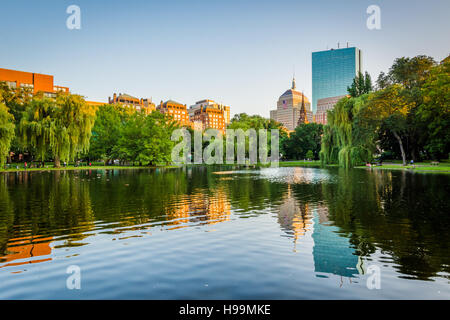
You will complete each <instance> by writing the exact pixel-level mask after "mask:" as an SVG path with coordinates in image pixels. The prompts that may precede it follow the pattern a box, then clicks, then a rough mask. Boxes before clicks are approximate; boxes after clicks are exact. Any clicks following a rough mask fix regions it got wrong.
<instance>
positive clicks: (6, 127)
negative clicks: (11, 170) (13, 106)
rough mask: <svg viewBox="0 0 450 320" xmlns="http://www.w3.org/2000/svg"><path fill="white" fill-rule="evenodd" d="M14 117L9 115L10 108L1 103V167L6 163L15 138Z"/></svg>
mask: <svg viewBox="0 0 450 320" xmlns="http://www.w3.org/2000/svg"><path fill="white" fill-rule="evenodd" d="M14 128H15V125H14V117H13V115H12V114H10V113H9V110H8V108H7V107H6V106H5V105H4V104H3V103H0V165H1V166H3V164H4V163H5V161H6V157H7V156H8V153H9V150H10V146H11V141H12V139H13V138H14V134H15V133H14Z"/></svg>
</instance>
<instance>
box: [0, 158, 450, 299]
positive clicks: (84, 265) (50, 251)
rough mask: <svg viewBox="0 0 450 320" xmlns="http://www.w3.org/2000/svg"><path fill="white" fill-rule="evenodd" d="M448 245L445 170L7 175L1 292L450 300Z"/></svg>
mask: <svg viewBox="0 0 450 320" xmlns="http://www.w3.org/2000/svg"><path fill="white" fill-rule="evenodd" d="M449 244H450V176H445V175H438V174H413V173H407V172H387V171H386V172H382V171H376V172H370V171H366V170H352V171H349V172H346V171H343V170H339V169H315V168H268V169H261V170H253V171H246V170H231V171H230V169H229V168H228V169H220V168H212V167H209V168H205V167H194V168H183V169H164V170H162V169H156V170H114V171H112V170H110V171H67V172H63V171H61V172H45V173H37V172H33V173H31V172H28V173H8V174H0V298H3V299H5V298H9V299H30V298H32V299H79V298H82V299H111V298H118V299H349V298H350V299H353V298H354V299H409V298H419V299H430V298H437V299H449V298H450V247H449ZM71 265H77V266H79V267H80V270H81V290H69V289H67V287H66V279H67V278H68V277H69V276H70V275H69V274H67V273H66V270H67V268H68V267H69V266H71ZM374 266H375V268H376V267H377V266H378V267H379V268H380V281H381V282H380V284H381V288H380V289H379V290H377V289H373V290H369V289H368V287H367V280H368V278H369V276H370V272H369V273H368V270H371V268H373V267H374Z"/></svg>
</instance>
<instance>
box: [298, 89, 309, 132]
mask: <svg viewBox="0 0 450 320" xmlns="http://www.w3.org/2000/svg"><path fill="white" fill-rule="evenodd" d="M302 123H308V116H307V114H306V108H305V95H304V94H303V91H302V106H301V108H300V117H299V118H298V124H297V125H300V124H302Z"/></svg>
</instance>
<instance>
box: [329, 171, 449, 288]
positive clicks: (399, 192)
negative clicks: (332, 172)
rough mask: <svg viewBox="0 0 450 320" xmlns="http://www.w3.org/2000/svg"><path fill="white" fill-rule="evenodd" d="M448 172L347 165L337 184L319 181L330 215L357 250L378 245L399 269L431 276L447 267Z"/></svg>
mask: <svg viewBox="0 0 450 320" xmlns="http://www.w3.org/2000/svg"><path fill="white" fill-rule="evenodd" d="M449 191H450V190H449V181H448V177H446V176H442V175H423V174H410V173H407V172H384V171H365V170H349V171H340V172H339V182H338V183H337V184H324V185H323V195H324V198H325V199H326V200H327V206H328V210H329V216H330V220H332V221H333V224H334V225H335V226H337V227H339V228H340V231H341V232H343V233H345V234H346V235H347V236H348V237H349V238H350V242H351V243H352V245H353V247H355V248H356V253H357V254H358V255H362V256H369V255H370V254H371V253H373V252H374V251H375V247H379V248H380V249H381V250H382V251H383V252H387V253H389V254H390V255H392V257H393V260H394V262H395V263H397V264H398V266H397V267H396V268H397V269H398V271H399V272H400V273H402V274H405V275H408V276H407V277H412V278H416V279H422V280H425V279H430V278H431V277H433V276H435V275H436V274H437V273H439V272H447V273H448V272H449V271H450V267H449V266H450V251H449V247H448V243H450V235H449V233H448V230H449V228H450V217H449V215H448V212H450V207H449V202H448V199H447V198H448V194H449Z"/></svg>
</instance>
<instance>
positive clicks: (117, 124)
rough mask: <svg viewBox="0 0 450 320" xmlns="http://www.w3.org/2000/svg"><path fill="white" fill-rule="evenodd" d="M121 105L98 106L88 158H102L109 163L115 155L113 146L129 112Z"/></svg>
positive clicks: (129, 114)
mask: <svg viewBox="0 0 450 320" xmlns="http://www.w3.org/2000/svg"><path fill="white" fill-rule="evenodd" d="M132 113H134V112H130V110H128V109H127V108H124V107H123V106H121V105H112V104H105V105H102V106H99V108H98V109H97V112H96V118H95V123H94V127H93V128H92V136H91V140H90V147H89V153H88V157H89V158H90V159H103V160H105V162H106V163H109V162H110V161H111V160H112V159H113V158H114V157H115V156H117V155H116V154H114V147H115V146H117V142H118V140H119V138H120V134H121V129H122V126H123V125H124V123H125V122H126V121H127V120H128V119H129V117H130V116H131V114H132Z"/></svg>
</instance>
